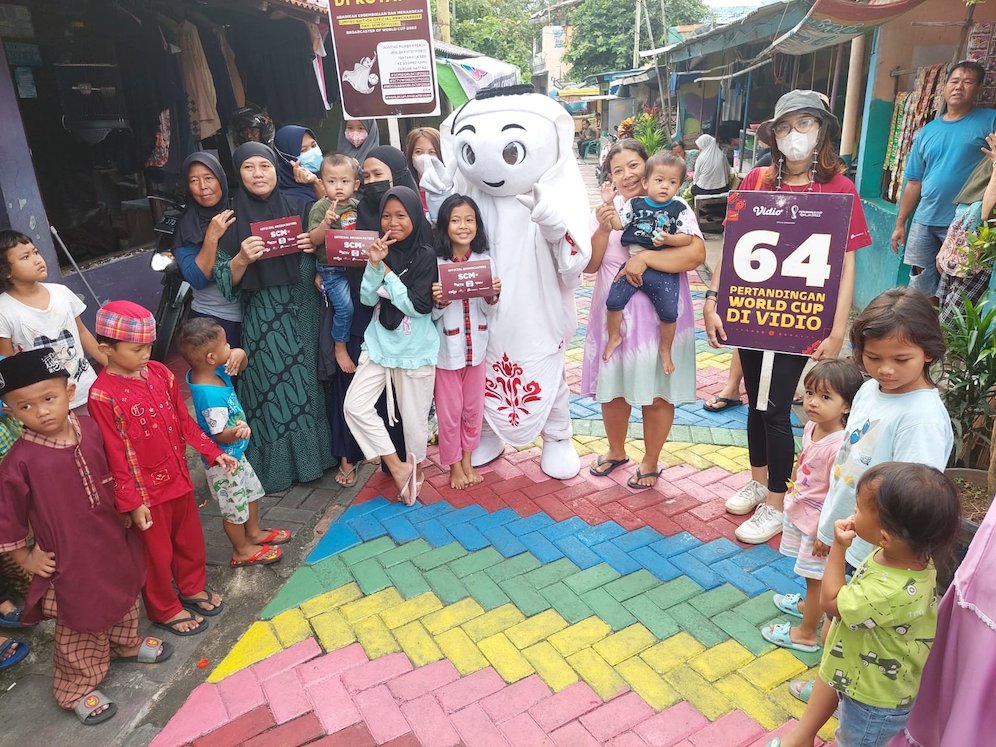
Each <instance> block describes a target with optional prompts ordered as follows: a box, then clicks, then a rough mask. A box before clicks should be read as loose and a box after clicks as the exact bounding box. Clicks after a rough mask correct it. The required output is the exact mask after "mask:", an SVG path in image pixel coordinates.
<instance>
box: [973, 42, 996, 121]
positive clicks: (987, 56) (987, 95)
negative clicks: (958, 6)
mask: <svg viewBox="0 0 996 747" xmlns="http://www.w3.org/2000/svg"><path fill="white" fill-rule="evenodd" d="M994 31H996V24H994V23H977V24H975V25H974V26H972V30H971V32H969V34H968V58H969V59H970V60H975V61H976V62H979V63H980V64H981V65H982V66H983V67H984V68H985V69H986V81H985V85H984V86H983V88H982V92H981V93H980V94H979V97H978V99H977V103H978V105H979V106H984V107H991V106H993V104H994V103H996V38H994V37H996V34H994V33H993V32H994Z"/></svg>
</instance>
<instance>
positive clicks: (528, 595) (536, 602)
mask: <svg viewBox="0 0 996 747" xmlns="http://www.w3.org/2000/svg"><path fill="white" fill-rule="evenodd" d="M498 586H499V588H500V589H501V590H502V591H503V592H505V593H506V594H508V598H509V599H511V600H512V604H514V605H515V606H516V607H518V608H519V610H521V612H522V614H523V615H525V616H526V617H532V616H533V615H538V614H539V613H540V612H542V611H543V610H548V609H550V603H549V602H548V601H547V600H546V598H545V597H543V596H541V595H540V593H539V592H538V591H536V589H534V588H533V587H532V585H530V584H529V583H527V582H526V581H525V580H524V579H523V577H522V576H516V577H515V578H510V579H508V580H507V581H502V582H501V583H500V584H498Z"/></svg>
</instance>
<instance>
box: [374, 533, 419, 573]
mask: <svg viewBox="0 0 996 747" xmlns="http://www.w3.org/2000/svg"><path fill="white" fill-rule="evenodd" d="M430 550H432V545H430V544H429V543H428V542H426V541H425V540H424V539H422V538H421V537H419V538H418V539H417V540H415V541H414V542H406V543H405V544H403V545H398V546H397V547H395V548H394V549H393V550H388V551H387V552H385V553H383V554H382V555H380V556H378V558H377V561H378V562H379V563H380V564H381V565H382V566H384V567H385V568H390V567H391V566H392V565H397V564H398V563H404V562H405V561H406V560H411V559H412V558H414V557H415V556H416V555H421V554H422V553H427V552H429V551H430Z"/></svg>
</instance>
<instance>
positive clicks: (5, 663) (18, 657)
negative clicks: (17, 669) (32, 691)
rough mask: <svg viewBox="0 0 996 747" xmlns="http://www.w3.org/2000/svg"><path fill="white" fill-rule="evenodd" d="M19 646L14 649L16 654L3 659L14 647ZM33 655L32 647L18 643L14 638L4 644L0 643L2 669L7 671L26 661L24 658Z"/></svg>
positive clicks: (0, 664) (22, 642)
mask: <svg viewBox="0 0 996 747" xmlns="http://www.w3.org/2000/svg"><path fill="white" fill-rule="evenodd" d="M12 646H17V648H16V649H14V653H12V654H11V655H10V656H8V657H7V658H6V659H4V658H3V656H4V654H6V653H7V651H8V650H9V649H10V648H11V647H12ZM30 653H31V646H29V645H28V644H27V643H25V642H24V641H18V640H16V639H14V638H8V639H7V640H6V641H4V642H3V643H0V669H6V668H7V667H12V666H14V665H15V664H18V663H20V662H22V661H24V657H26V656H27V655H28V654H30Z"/></svg>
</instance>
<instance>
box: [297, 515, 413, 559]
mask: <svg viewBox="0 0 996 747" xmlns="http://www.w3.org/2000/svg"><path fill="white" fill-rule="evenodd" d="M413 539H414V538H413ZM361 541H362V540H360V536H359V535H358V534H357V533H356V532H354V531H353V530H352V529H350V528H349V527H348V526H346V525H345V524H343V523H342V522H341V521H337V522H336V523H335V524H333V525H332V526H331V527H329V531H328V532H327V533H326V534H325V536H324V537H322V541H321V542H319V543H318V545H317V547H315V549H314V550H312V551H311V554H310V555H309V556H308V558H307V560H306V561H305V562H307V563H317V562H318V561H319V560H322V559H323V558H327V557H329V556H330V555H335V554H336V553H339V552H342V551H343V550H348V549H349V548H350V547H354V546H355V545H358V544H360V542H361Z"/></svg>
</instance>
